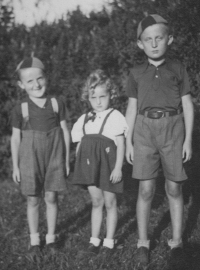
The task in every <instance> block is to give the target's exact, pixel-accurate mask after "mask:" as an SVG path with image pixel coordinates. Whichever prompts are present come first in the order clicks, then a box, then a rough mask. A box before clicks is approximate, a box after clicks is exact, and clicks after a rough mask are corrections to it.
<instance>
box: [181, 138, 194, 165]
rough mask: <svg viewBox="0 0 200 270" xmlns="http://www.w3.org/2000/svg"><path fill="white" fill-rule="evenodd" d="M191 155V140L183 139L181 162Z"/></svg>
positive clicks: (187, 159)
mask: <svg viewBox="0 0 200 270" xmlns="http://www.w3.org/2000/svg"><path fill="white" fill-rule="evenodd" d="M191 157H192V144H191V142H188V141H185V142H184V144H183V151H182V158H183V163H185V162H187V161H189V160H190V159H191Z"/></svg>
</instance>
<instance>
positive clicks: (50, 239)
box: [46, 234, 56, 244]
mask: <svg viewBox="0 0 200 270" xmlns="http://www.w3.org/2000/svg"><path fill="white" fill-rule="evenodd" d="M55 240H56V235H55V234H46V244H51V243H54V242H55Z"/></svg>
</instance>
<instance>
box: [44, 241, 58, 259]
mask: <svg viewBox="0 0 200 270" xmlns="http://www.w3.org/2000/svg"><path fill="white" fill-rule="evenodd" d="M44 252H45V254H46V255H47V256H48V255H50V256H54V255H56V254H57V253H58V247H57V244H56V242H54V243H50V244H46V246H45V248H44Z"/></svg>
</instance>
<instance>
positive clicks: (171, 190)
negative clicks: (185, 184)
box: [165, 184, 182, 198]
mask: <svg viewBox="0 0 200 270" xmlns="http://www.w3.org/2000/svg"><path fill="white" fill-rule="evenodd" d="M165 190H166V193H167V196H168V197H172V198H178V197H180V196H181V195H182V185H181V184H176V185H165Z"/></svg>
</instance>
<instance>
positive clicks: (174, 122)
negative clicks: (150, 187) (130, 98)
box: [132, 114, 187, 181]
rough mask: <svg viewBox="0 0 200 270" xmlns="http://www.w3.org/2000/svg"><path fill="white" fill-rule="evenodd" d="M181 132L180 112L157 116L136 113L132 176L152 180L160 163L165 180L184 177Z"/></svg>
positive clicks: (181, 120)
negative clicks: (155, 117)
mask: <svg viewBox="0 0 200 270" xmlns="http://www.w3.org/2000/svg"><path fill="white" fill-rule="evenodd" d="M184 133H185V129H184V122H183V116H182V114H180V115H176V116H171V117H163V118H160V119H150V118H147V117H145V116H143V115H138V116H137V119H136V124H135V129H134V137H133V141H134V163H133V174H132V176H133V178H136V179H140V180H148V179H155V178H156V177H157V176H158V171H159V167H160V164H162V168H163V172H164V176H165V178H166V179H168V180H171V181H183V180H186V179H187V175H186V173H185V170H184V168H183V161H182V148H183V142H184Z"/></svg>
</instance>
